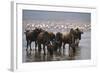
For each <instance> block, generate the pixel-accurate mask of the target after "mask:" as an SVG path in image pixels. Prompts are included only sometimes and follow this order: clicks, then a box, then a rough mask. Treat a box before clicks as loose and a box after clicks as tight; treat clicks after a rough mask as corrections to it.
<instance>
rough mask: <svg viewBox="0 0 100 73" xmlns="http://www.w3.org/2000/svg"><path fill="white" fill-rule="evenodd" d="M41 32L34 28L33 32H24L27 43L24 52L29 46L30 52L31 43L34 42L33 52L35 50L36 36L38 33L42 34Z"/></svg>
mask: <svg viewBox="0 0 100 73" xmlns="http://www.w3.org/2000/svg"><path fill="white" fill-rule="evenodd" d="M42 31H43V30H42V29H40V28H35V29H34V30H26V31H25V35H26V41H27V48H26V51H27V49H28V46H30V51H31V50H32V48H31V43H32V42H35V50H36V47H37V42H36V40H37V36H38V34H39V33H40V32H42Z"/></svg>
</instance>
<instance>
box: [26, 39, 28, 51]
mask: <svg viewBox="0 0 100 73" xmlns="http://www.w3.org/2000/svg"><path fill="white" fill-rule="evenodd" d="M28 45H29V41H28V40H27V48H26V51H27V49H28Z"/></svg>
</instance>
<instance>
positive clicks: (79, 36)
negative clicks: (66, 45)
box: [74, 28, 83, 47]
mask: <svg viewBox="0 0 100 73" xmlns="http://www.w3.org/2000/svg"><path fill="white" fill-rule="evenodd" d="M74 31H75V35H76V37H75V44H76V47H78V46H79V41H80V40H81V35H82V34H83V31H81V30H80V29H79V28H76V29H75V30H74Z"/></svg>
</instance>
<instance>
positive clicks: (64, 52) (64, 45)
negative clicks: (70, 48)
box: [63, 43, 65, 55]
mask: <svg viewBox="0 0 100 73" xmlns="http://www.w3.org/2000/svg"><path fill="white" fill-rule="evenodd" d="M64 54H65V43H63V55H64Z"/></svg>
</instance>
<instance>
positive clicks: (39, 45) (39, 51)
mask: <svg viewBox="0 0 100 73" xmlns="http://www.w3.org/2000/svg"><path fill="white" fill-rule="evenodd" d="M38 53H39V55H40V53H41V44H38Z"/></svg>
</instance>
